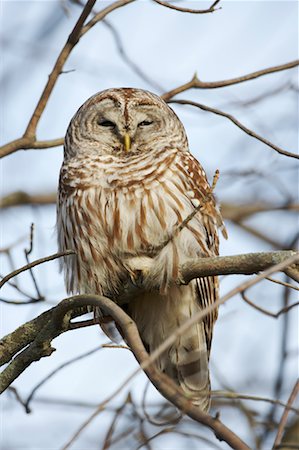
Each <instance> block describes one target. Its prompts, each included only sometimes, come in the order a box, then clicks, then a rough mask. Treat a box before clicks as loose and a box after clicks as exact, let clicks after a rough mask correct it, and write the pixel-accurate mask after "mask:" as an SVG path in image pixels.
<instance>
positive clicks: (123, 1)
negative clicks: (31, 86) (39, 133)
mask: <svg viewBox="0 0 299 450" xmlns="http://www.w3.org/2000/svg"><path fill="white" fill-rule="evenodd" d="M133 1H134V0H118V1H116V2H115V3H112V5H109V6H108V7H106V8H104V9H103V10H102V11H100V12H99V13H98V14H96V15H95V17H94V18H92V19H91V20H90V21H89V22H88V23H87V24H86V25H85V26H84V22H85V20H86V19H87V17H88V16H89V14H90V12H91V10H92V8H93V6H94V4H95V2H96V0H88V1H87V3H86V5H85V7H84V8H83V11H82V13H81V15H80V17H79V19H78V20H77V22H76V24H75V26H74V28H73V30H72V32H71V33H70V35H69V37H68V39H67V41H66V43H65V45H64V46H63V48H62V50H61V52H60V54H59V56H58V58H57V60H56V63H55V65H54V67H53V69H52V72H51V73H50V75H49V78H48V81H47V83H46V85H45V87H44V90H43V92H42V94H41V96H40V99H39V101H38V103H37V105H36V108H35V110H34V112H33V114H32V116H31V119H30V120H29V123H28V125H27V128H26V130H25V133H24V135H23V137H21V138H19V139H16V140H15V141H12V142H9V143H7V144H5V145H3V146H2V147H0V158H3V157H4V156H7V155H10V154H11V153H14V152H16V151H17V150H20V149H29V148H48V147H55V146H57V145H61V144H62V143H63V139H56V140H53V141H37V140H36V129H37V125H38V123H39V120H40V118H41V116H42V114H43V112H44V109H45V107H46V105H47V102H48V100H49V97H50V95H51V93H52V91H53V89H54V86H55V84H56V82H57V79H58V77H59V75H60V74H61V72H62V69H63V66H64V64H65V62H66V60H67V59H68V57H69V55H70V53H71V52H72V50H73V48H74V47H75V46H76V45H77V43H78V41H79V40H80V38H81V37H82V36H83V35H84V34H85V33H86V32H87V31H88V30H90V28H92V27H93V26H94V25H95V24H96V23H98V22H99V21H100V20H102V19H103V18H104V17H106V15H107V14H109V13H110V12H111V11H113V10H115V9H117V8H120V7H121V6H124V5H127V4H128V3H132V2H133ZM47 144H49V145H47Z"/></svg>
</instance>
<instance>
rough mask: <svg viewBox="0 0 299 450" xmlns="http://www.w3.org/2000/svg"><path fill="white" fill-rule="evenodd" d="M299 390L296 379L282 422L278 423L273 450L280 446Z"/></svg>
mask: <svg viewBox="0 0 299 450" xmlns="http://www.w3.org/2000/svg"><path fill="white" fill-rule="evenodd" d="M298 392H299V380H297V381H296V383H295V386H294V387H293V389H292V392H291V394H290V397H289V399H288V403H287V405H286V407H285V410H284V412H283V414H282V416H281V419H280V422H279V425H278V430H277V435H276V437H275V441H274V445H273V450H274V449H276V448H278V446H279V445H280V443H281V440H282V436H283V432H284V429H285V426H286V424H287V420H288V415H289V412H290V409H291V408H290V407H291V405H292V404H293V403H294V401H295V398H296V397H297V395H298Z"/></svg>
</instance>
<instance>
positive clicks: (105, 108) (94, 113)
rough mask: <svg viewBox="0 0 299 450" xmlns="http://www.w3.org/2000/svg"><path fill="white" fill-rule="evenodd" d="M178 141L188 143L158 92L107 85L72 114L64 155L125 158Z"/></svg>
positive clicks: (172, 144)
mask: <svg viewBox="0 0 299 450" xmlns="http://www.w3.org/2000/svg"><path fill="white" fill-rule="evenodd" d="M176 143H177V144H176ZM182 144H183V145H185V146H186V148H187V147H188V143H187V137H186V133H185V129H184V127H183V124H182V123H181V121H180V120H179V118H178V117H177V115H176V114H175V112H174V111H173V110H172V109H171V108H170V107H169V106H168V105H167V104H166V103H165V102H164V101H163V100H162V99H161V98H160V97H159V96H157V95H155V94H152V93H151V92H148V91H144V90H141V89H132V88H119V89H107V90H105V91H102V92H99V93H97V94H95V95H94V96H92V97H91V98H89V99H88V100H87V101H86V102H85V103H84V104H83V105H82V106H81V107H80V108H79V110H78V111H77V112H76V114H75V115H74V117H73V118H72V120H71V122H70V124H69V127H68V130H67V134H66V138H65V158H72V157H75V156H77V155H82V154H84V155H85V156H86V154H90V155H91V154H99V155H104V154H106V155H115V156H119V157H121V158H126V157H130V156H132V155H136V154H138V153H144V152H154V151H157V150H161V149H162V148H165V147H169V146H171V147H173V146H175V145H180V148H182Z"/></svg>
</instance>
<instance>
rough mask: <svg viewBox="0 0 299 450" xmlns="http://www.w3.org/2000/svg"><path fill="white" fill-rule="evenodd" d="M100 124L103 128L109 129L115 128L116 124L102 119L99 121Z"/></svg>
mask: <svg viewBox="0 0 299 450" xmlns="http://www.w3.org/2000/svg"><path fill="white" fill-rule="evenodd" d="M98 124H99V125H100V126H101V127H107V128H115V123H114V122H111V121H110V120H105V119H100V120H99V121H98Z"/></svg>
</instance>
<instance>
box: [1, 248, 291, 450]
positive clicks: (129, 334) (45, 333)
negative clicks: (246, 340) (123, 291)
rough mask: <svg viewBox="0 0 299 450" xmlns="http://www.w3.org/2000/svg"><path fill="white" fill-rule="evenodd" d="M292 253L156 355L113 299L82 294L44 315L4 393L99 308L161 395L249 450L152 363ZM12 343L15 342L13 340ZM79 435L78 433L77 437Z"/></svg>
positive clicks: (9, 371)
mask: <svg viewBox="0 0 299 450" xmlns="http://www.w3.org/2000/svg"><path fill="white" fill-rule="evenodd" d="M292 253H293V254H292V256H291V257H290V258H288V259H286V260H283V261H282V262H279V263H278V264H276V265H275V266H272V267H271V268H269V269H268V270H266V271H265V272H264V273H262V274H260V275H258V276H257V277H255V278H254V279H251V280H249V281H246V282H245V283H242V285H240V286H238V287H237V288H234V289H233V290H232V291H230V292H229V293H228V294H226V295H225V296H224V297H222V298H221V299H219V300H218V301H216V302H215V303H214V304H213V305H209V306H208V307H206V308H205V309H204V310H203V311H200V312H199V313H197V314H195V315H194V316H193V317H192V318H190V319H189V320H187V321H186V322H185V323H184V324H183V325H182V326H181V327H179V328H178V329H177V330H176V332H175V333H174V334H173V335H171V336H169V337H168V338H167V339H166V340H165V341H164V342H163V343H162V344H161V345H160V346H159V347H158V348H157V349H156V350H155V351H154V352H152V354H151V355H148V353H147V352H146V351H145V349H144V346H143V344H142V341H141V339H140V336H139V334H138V330H137V327H136V325H135V323H134V322H133V320H132V319H131V318H130V317H129V316H128V315H127V314H126V313H125V312H124V311H123V310H122V309H121V308H120V307H119V306H117V305H116V304H115V303H114V302H113V301H111V300H110V299H107V298H105V297H100V296H93V295H81V296H80V295H79V296H76V297H71V298H68V299H65V300H63V301H62V302H61V303H60V304H59V305H58V306H56V307H55V308H53V309H52V310H51V311H49V312H47V313H44V314H43V315H42V319H41V321H43V324H44V326H43V327H40V326H39V325H38V326H37V328H38V331H37V332H36V334H35V336H36V337H35V339H34V340H33V341H32V342H31V344H30V345H29V346H28V347H26V348H25V349H24V350H23V351H22V352H21V353H19V354H18V355H17V356H16V357H15V358H14V359H13V360H12V362H11V363H10V364H9V365H8V367H7V368H6V369H5V370H4V371H3V372H2V374H1V377H0V386H1V391H3V390H5V389H6V388H7V387H8V386H9V384H10V383H11V382H12V381H13V380H14V379H15V378H16V377H18V376H19V375H20V374H21V373H22V372H23V371H24V370H25V369H26V368H27V367H28V366H29V365H30V364H31V363H32V362H33V361H37V360H38V359H40V358H41V357H44V356H49V355H50V354H51V353H52V352H53V351H54V349H53V348H52V347H51V341H52V340H53V338H55V337H56V336H58V335H59V334H61V333H63V332H65V331H67V330H68V329H70V327H71V324H70V320H71V318H72V317H75V316H78V315H81V314H82V313H85V312H86V310H87V306H98V307H100V308H101V310H102V311H103V313H104V314H106V315H108V316H111V317H112V318H113V319H114V320H115V321H116V323H117V324H118V325H119V326H120V328H121V329H122V334H123V336H124V338H125V340H126V341H127V342H128V344H129V345H130V347H131V349H132V351H133V353H134V355H135V357H136V359H137V361H138V362H139V363H140V366H141V367H142V369H143V370H144V371H145V372H146V374H147V375H148V377H149V378H150V380H151V381H152V382H153V384H154V385H155V386H156V387H157V389H158V390H159V391H160V392H161V394H162V395H164V396H165V397H166V398H167V399H168V400H170V401H171V402H172V403H174V404H175V405H176V406H177V407H178V408H180V409H181V410H182V411H184V412H186V413H187V414H188V415H189V416H190V417H192V418H193V419H194V420H196V421H198V422H200V423H202V424H204V425H205V426H208V427H210V428H211V429H212V430H213V431H214V433H215V434H216V436H217V437H218V438H219V439H222V440H225V441H226V442H227V443H228V444H229V445H230V446H231V447H232V448H236V449H247V450H248V447H247V446H246V444H244V442H243V441H241V440H240V439H239V438H238V436H236V435H235V434H234V433H233V432H232V431H231V430H229V429H227V428H226V427H225V425H223V424H222V423H221V422H220V421H219V420H218V419H217V418H212V417H210V416H209V415H207V414H205V413H203V412H202V411H200V410H199V409H198V408H197V407H194V406H193V405H192V404H191V401H190V400H189V399H187V398H186V397H185V395H184V394H183V393H182V392H181V390H180V388H179V387H178V386H177V385H175V384H174V383H173V382H172V381H171V380H169V379H168V377H167V376H165V375H164V374H161V373H160V372H159V371H157V369H156V368H155V367H154V366H153V363H154V361H155V360H156V358H157V357H158V356H159V355H160V354H161V353H163V352H164V351H165V350H166V349H167V348H169V346H170V345H172V343H173V342H174V341H175V340H176V339H177V338H178V337H179V336H181V335H182V334H183V333H184V332H185V331H186V329H188V328H189V327H190V326H191V325H192V324H193V323H195V322H198V321H200V320H202V319H203V317H205V316H206V315H207V314H208V313H210V312H211V311H212V310H214V309H216V308H217V307H218V306H219V305H220V304H223V303H224V302H226V301H227V300H228V299H230V298H231V297H233V296H234V295H236V294H237V293H239V292H242V291H244V290H245V289H248V288H249V287H251V286H253V285H255V284H256V283H258V282H259V281H261V280H262V279H264V278H265V277H267V276H269V275H270V274H272V273H273V272H276V271H278V270H283V269H285V268H286V267H287V266H288V265H292V264H294V263H295V262H296V261H298V254H296V253H295V252H292ZM39 319H40V318H37V319H35V321H38V320H39ZM32 322H33V321H31V324H32ZM27 325H28V324H27ZM13 334H14V333H13ZM8 338H9V337H6V338H4V340H3V341H4V342H5V341H6V342H9V339H8ZM31 338H32V335H31ZM3 341H2V344H3ZM10 342H12V340H11V339H10ZM25 345H26V344H25ZM20 349H21V348H20V347H18V349H17V348H15V352H14V354H15V353H17V352H18V351H19V350H20ZM12 356H13V354H11V357H12ZM87 423H89V422H87ZM81 428H82V427H81ZM76 436H77V434H76V435H75V437H76ZM67 447H68V446H67ZM67 447H65V448H67Z"/></svg>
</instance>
